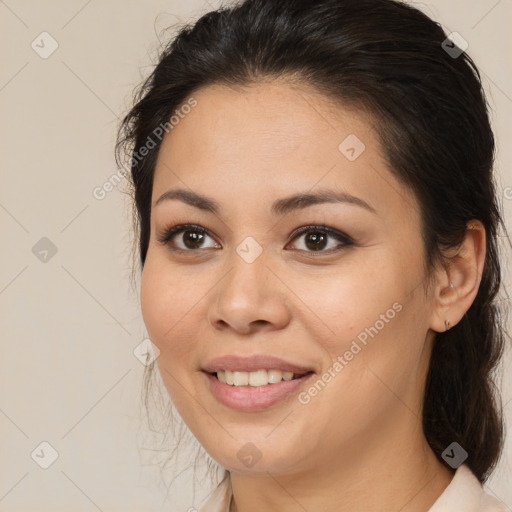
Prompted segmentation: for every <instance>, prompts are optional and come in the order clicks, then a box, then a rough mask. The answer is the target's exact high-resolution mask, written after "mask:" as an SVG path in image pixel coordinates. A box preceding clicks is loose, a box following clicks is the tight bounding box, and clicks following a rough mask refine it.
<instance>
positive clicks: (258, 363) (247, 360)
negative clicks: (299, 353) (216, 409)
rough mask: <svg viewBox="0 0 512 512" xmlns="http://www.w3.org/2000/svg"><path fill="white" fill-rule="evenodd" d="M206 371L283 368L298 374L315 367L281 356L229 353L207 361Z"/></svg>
mask: <svg viewBox="0 0 512 512" xmlns="http://www.w3.org/2000/svg"><path fill="white" fill-rule="evenodd" d="M202 369H203V370H204V371H205V372H208V373H215V372H218V371H224V370H229V371H239V372H254V371H256V370H281V371H283V372H293V373H295V374H298V375H302V374H305V373H310V372H313V371H314V370H313V368H310V367H306V366H302V365H299V364H295V363H292V362H290V361H285V360H284V359H280V358H279V357H274V356H269V355H252V356H236V355H228V356H223V357H217V358H215V359H212V360H211V361H209V362H208V363H206V364H205V365H204V366H203V368H202Z"/></svg>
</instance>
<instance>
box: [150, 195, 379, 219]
mask: <svg viewBox="0 0 512 512" xmlns="http://www.w3.org/2000/svg"><path fill="white" fill-rule="evenodd" d="M172 199H176V200H178V201H183V202H184V203H186V204H189V205H191V206H195V207H196V208H199V209H200V210H204V211H207V212H210V213H213V214H215V215H219V214H220V211H221V207H220V205H219V203H217V202H216V201H215V200H214V199H212V198H211V197H206V196H203V195H201V194H197V193H196V192H191V191H189V190H184V189H174V190H168V191H167V192H165V193H164V194H162V195H161V196H160V197H159V198H158V199H157V200H156V201H155V203H154V204H153V206H157V205H159V204H160V203H162V202H163V201H169V200H172ZM321 203H346V204H349V205H354V206H359V207H361V208H364V209H366V210H368V211H369V212H371V213H373V214H377V211H376V210H375V208H373V207H372V206H371V205H369V204H368V203H367V202H366V201H365V200H364V199H361V198H360V197H356V196H353V195H351V194H348V193H346V192H337V191H334V190H329V189H321V190H318V191H316V192H302V193H298V194H294V195H291V196H288V197H284V198H282V199H278V200H276V201H274V202H273V203H272V206H271V208H270V211H271V213H272V215H275V216H283V215H286V214H287V213H289V212H292V211H295V210H302V209H304V208H307V207H308V206H312V205H315V204H321Z"/></svg>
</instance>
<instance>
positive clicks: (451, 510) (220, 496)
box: [200, 464, 509, 512]
mask: <svg viewBox="0 0 512 512" xmlns="http://www.w3.org/2000/svg"><path fill="white" fill-rule="evenodd" d="M231 496H232V491H231V479H230V476H229V473H226V476H225V478H224V479H223V480H222V481H221V482H220V484H219V485H218V487H217V488H216V489H215V490H214V491H213V492H212V494H211V495H210V497H209V499H208V501H207V502H206V503H205V505H204V506H203V508H202V509H201V510H200V512H229V505H230V502H231ZM428 512H509V511H508V509H507V507H506V506H505V505H504V504H503V503H501V502H500V501H498V500H497V499H496V498H494V497H492V496H490V495H489V494H487V493H486V492H485V491H484V490H483V488H482V486H481V484H480V482H479V481H478V479H477V478H476V476H475V475H474V474H473V473H472V472H471V470H470V469H469V467H468V466H466V465H465V464H462V466H459V468H458V469H457V471H455V475H454V476H453V478H452V481H451V482H450V484H449V485H448V487H447V488H446V489H445V490H444V492H443V494H441V496H439V498H438V499H437V500H436V502H435V503H434V504H433V505H432V507H430V509H429V511H428Z"/></svg>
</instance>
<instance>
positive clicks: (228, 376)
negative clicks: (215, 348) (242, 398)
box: [217, 370, 299, 387]
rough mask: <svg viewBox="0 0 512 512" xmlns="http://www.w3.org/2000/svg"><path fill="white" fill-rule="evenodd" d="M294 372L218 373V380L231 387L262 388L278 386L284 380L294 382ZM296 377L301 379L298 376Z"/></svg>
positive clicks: (227, 371)
mask: <svg viewBox="0 0 512 512" xmlns="http://www.w3.org/2000/svg"><path fill="white" fill-rule="evenodd" d="M293 377H294V374H293V372H283V371H281V370H257V371H255V372H236V371H235V372H232V371H229V370H226V371H218V372H217V378H218V379H219V380H220V381H221V382H224V383H225V384H229V385H230V386H252V387H260V386H266V385H267V384H276V383H278V382H281V381H282V380H292V379H293ZM295 377H299V375H296V376H295Z"/></svg>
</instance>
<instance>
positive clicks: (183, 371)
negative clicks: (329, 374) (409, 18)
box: [141, 81, 485, 512]
mask: <svg viewBox="0 0 512 512" xmlns="http://www.w3.org/2000/svg"><path fill="white" fill-rule="evenodd" d="M193 97H194V98H195V99H196V100H197V106H195V107H194V108H193V109H192V110H191V112H190V113H189V114H187V115H186V116H185V117H184V119H182V120H181V121H180V123H179V124H178V125H177V126H175V127H174V128H173V129H172V130H171V131H170V132H169V133H168V134H167V135H166V136H165V137H164V139H163V142H162V146H161V149H160V153H159V158H158V162H157V165H156V169H155V176H154V183H153V196H152V210H151V239H150V243H149V248H148V253H147V259H146V262H145V266H144V269H143V273H142V286H141V302H142V312H143V317H144V321H145V324H146V327H147V329H148V334H149V336H150V338H151V340H152V341H153V343H154V344H155V345H156V346H157V347H158V348H159V350H160V356H159V357H158V359H157V364H158V368H159V370H160V372H161V375H162V378H163V381H164V383H165V385H166V388H167V390H168V392H169V394H170V396H171V398H172V400H173V402H174V404H175V406H176V407H177V409H178V411H179V413H180V415H181V416H182V418H183V419H184V421H185V422H186V424H187V425H188V427H189V428H190V430H191V431H192V432H193V434H194V435H195V436H196V438H197V439H198V440H199V442H200V443H201V444H202V445H203V446H204V447H205V449H206V450H207V451H208V452H209V454H210V455H211V456H212V457H213V458H214V459H215V460H216V461H217V462H218V463H220V464H221V465H222V466H223V467H225V468H227V469H228V470H230V471H231V481H232V488H233V494H234V502H235V504H233V507H232V510H238V511H239V512H253V511H254V512H255V511H261V510H268V511H282V510H286V511H290V512H293V511H303V510H304V509H305V510H323V511H325V512H330V511H336V512H343V511H352V512H353V511H354V510H365V511H379V512H381V511H382V510H387V511H395V510H396V511H399V510H400V511H402V512H413V511H414V512H420V511H427V510H428V509H429V508H430V507H431V505H432V504H433V503H434V502H435V501H436V499H437V498H438V497H439V496H440V495H441V494H442V492H443V491H444V489H445V488H446V486H447V485H448V484H449V483H450V481H451V478H452V476H453V471H452V470H451V469H450V468H448V467H447V466H445V465H444V464H441V463H440V462H439V461H438V459H437V458H436V456H435V455H434V453H433V452H432V450H431V449H430V447H429V445H428V444H427V442H426V440H425V437H424V434H423V431H422V427H421V408H422V396H423V390H424V383H425V378H426V373H427V369H428V362H429V356H430V350H431V345H432V342H433V339H434V336H435V332H436V331H437V332H440V331H444V330H445V325H444V322H445V320H446V319H448V320H449V321H450V323H451V326H453V325H455V324H456V323H457V322H458V321H459V320H460V318H461V317H462V316H463V315H464V313H465V312H466V311H467V309H469V307H470V305H471V303H472V302H473V300H474V298H475V296H476V293H477V291H478V285H479V283H480V279H481V273H482V268H483V262H484V258H485V230H484V229H483V227H482V225H481V224H480V223H478V222H476V221H475V222H473V223H472V226H473V229H468V232H467V236H466V239H465V241H464V244H463V245H462V247H461V248H460V250H459V251H458V253H457V252H456V251H455V252H454V253H453V254H451V255H450V256H451V258H452V259H451V260H450V265H449V266H447V267H446V268H444V267H443V268H439V269H438V270H437V271H436V274H435V279H434V284H433V286H432V288H431V289H430V290H429V293H428V294H427V293H426V292H425V289H424V285H425V277H426V276H425V273H424V260H423V257H424V255H423V245H422V238H421V233H420V216H419V206H418V203H417V201H416V199H415V197H414V195H413V194H412V192H411V191H410V190H409V189H407V188H406V187H405V186H404V185H402V184H401V183H400V182H398V181H397V180H396V179H395V178H394V177H393V175H392V174H391V172H390V170H389V168H388V167H387V164H386V162H385V159H384V156H383V155H384V154H383V150H382V148H381V147H380V145H379V142H378V138H377V134H376V132H375V130H374V127H373V123H372V121H371V118H370V117H369V116H368V115H367V114H364V113H362V112H360V111H355V110H353V109H349V108H347V107H346V106H340V105H339V104H334V103H332V102H330V101H329V100H328V99H327V98H326V97H324V96H322V95H320V94H318V93H316V92H315V91H313V90H311V89H309V88H308V87H307V86H305V85H301V86H298V85H292V84H290V83H287V82H284V81H266V82H260V83H258V84H255V85H252V86H250V87H246V88H243V89H237V90H234V89H231V88H228V87H225V86H221V85H215V86H209V87H206V88H203V89H201V90H198V91H196V92H195V93H194V94H193ZM350 134H356V135H357V137H358V138H359V139H360V140H361V141H363V142H364V144H365V147H366V148H365V150H364V151H363V152H362V153H361V155H360V156H359V157H358V158H357V159H356V160H354V161H349V160H348V159H347V158H346V157H345V156H344V154H342V153H341V152H340V151H339V149H338V146H339V144H340V143H341V142H342V141H343V140H344V139H345V138H346V137H347V136H348V135H350ZM176 188H183V189H186V190H190V191H194V192H196V193H200V194H203V195H206V196H209V197H211V198H213V199H215V201H217V202H218V203H219V205H220V207H221V211H220V213H219V214H218V215H215V214H212V213H209V212H206V211H203V210H200V209H198V208H196V207H194V206H191V205H188V204H185V203H184V202H182V201H180V200H176V199H174V200H168V201H162V202H161V203H160V204H158V205H155V202H156V200H157V199H158V198H159V197H160V196H161V195H162V194H163V193H164V192H166V191H168V190H171V189H176ZM320 188H328V189H333V190H335V191H341V190H343V191H345V192H348V193H350V194H352V195H354V196H357V197H359V198H361V199H363V200H364V201H366V202H367V203H369V204H370V205H371V206H372V207H373V208H374V209H375V211H376V214H374V213H372V212H370V211H367V210H365V209H363V208H361V207H358V206H355V205H351V204H347V203H322V204H317V205H314V206H310V207H307V208H304V209H302V210H296V211H292V212H289V213H288V214H287V215H284V216H281V217H276V216H273V215H272V214H271V213H270V205H271V203H272V202H273V201H274V200H276V199H280V198H282V197H285V196H288V195H290V194H292V193H298V192H310V191H316V190H318V189H320ZM180 223H194V224H198V225H200V226H202V227H204V228H206V229H207V230H209V233H210V235H209V236H207V237H206V238H205V239H204V242H203V245H202V246H201V244H199V247H201V248H200V249H190V248H189V249H188V251H189V252H187V253H183V254H182V253H178V252H174V251H172V250H171V247H172V242H169V243H168V244H167V245H166V244H163V243H160V242H158V240H157V237H158V235H161V234H162V233H164V232H165V229H166V228H168V227H169V226H173V225H176V224H180ZM309 224H324V225H326V226H329V227H332V228H334V229H337V230H339V231H341V232H343V233H346V234H348V235H349V236H350V237H352V238H353V239H354V242H355V244H354V245H352V246H345V247H343V245H342V244H340V243H339V242H338V241H337V240H336V239H335V238H332V237H329V238H328V239H327V241H326V243H325V244H324V246H322V244H320V247H321V249H320V251H314V250H312V249H311V244H310V245H309V246H308V245H307V243H306V242H307V238H308V235H307V233H306V234H302V235H299V236H298V237H297V238H292V237H291V236H290V235H291V234H292V232H293V231H294V230H295V229H297V228H299V227H301V226H305V225H309ZM313 232H315V230H313ZM248 236H251V237H253V238H254V239H255V240H256V241H257V242H258V244H260V246H261V247H262V249H263V252H262V253H261V255H260V256H259V257H258V258H257V259H256V260H255V261H254V262H252V263H247V262H246V261H245V260H244V259H242V258H241V257H240V256H239V254H238V253H237V252H236V248H237V247H238V246H239V244H240V243H241V242H242V241H243V240H244V239H245V238H246V237H248ZM173 242H174V246H175V247H181V248H184V249H185V250H187V247H190V245H189V246H187V245H185V242H184V237H183V232H181V233H178V234H177V236H175V237H174V239H173ZM314 247H315V246H314V245H313V248H314ZM336 248H339V250H338V251H337V252H333V251H331V249H333V250H335V249H336ZM194 251H195V252H194ZM322 251H323V252H322ZM329 253H330V254H329ZM450 282H452V283H453V285H454V288H453V289H452V288H450V287H449V285H450ZM394 303H399V304H400V305H401V306H402V309H401V311H400V312H397V313H396V315H395V316H394V318H393V319H391V320H389V321H388V322H387V323H385V326H384V327H383V328H382V329H380V330H379V332H378V334H377V335H375V336H374V337H373V338H369V341H368V343H367V345H366V346H363V348H362V350H361V351H360V352H359V353H357V355H355V356H354V357H353V359H352V360H351V361H349V362H348V364H347V365H346V366H344V368H343V370H342V371H340V372H338V373H337V374H336V377H335V378H333V379H332V380H331V381H330V382H329V383H328V384H327V385H326V386H325V388H324V389H322V390H321V392H319V393H318V394H317V396H315V397H313V398H312V399H311V401H310V402H309V403H307V404H301V403H300V402H299V401H298V399H297V396H292V397H290V398H289V399H287V400H283V401H281V402H279V403H278V404H275V405H273V406H272V407H269V408H268V409H266V410H264V411H259V412H240V411H236V410H233V409H230V408H228V407H225V406H224V405H222V404H220V403H219V402H218V401H217V400H216V399H215V398H214V396H213V395H212V394H211V393H210V391H209V388H208V385H207V384H208V383H207V381H206V379H205V376H204V374H203V373H202V372H201V367H202V366H203V365H204V364H205V363H206V362H207V361H210V360H211V359H212V358H214V357H217V356H222V355H227V354H237V355H248V354H271V355H274V356H277V357H281V358H283V359H286V360H289V361H292V362H294V363H299V364H302V365H306V366H311V367H312V368H314V369H315V371H316V373H317V376H315V377H318V376H320V375H321V374H322V373H323V372H324V371H326V370H327V369H328V368H329V367H332V365H333V363H334V362H335V361H336V358H337V357H338V356H339V355H343V354H344V353H345V352H346V351H347V350H348V349H349V348H350V346H351V343H352V341H353V340H354V339H356V337H357V335H358V334H359V333H361V332H363V331H364V330H365V328H368V327H370V326H374V325H375V323H376V321H377V320H378V319H379V318H381V317H380V315H381V314H385V313H386V311H387V310H388V309H389V308H391V307H392V305H393V304H394ZM315 380H316V378H315ZM306 390H307V388H306ZM301 391H304V389H301ZM249 442H250V443H252V444H254V445H255V446H256V447H257V449H258V450H259V452H260V453H261V459H260V460H259V461H258V462H257V463H256V464H255V465H254V466H252V467H250V468H249V467H246V466H245V465H244V464H243V463H242V462H241V460H239V458H238V457H237V453H238V451H239V450H240V449H241V448H242V447H243V446H244V445H246V443H249ZM368 489H371V492H368Z"/></svg>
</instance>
